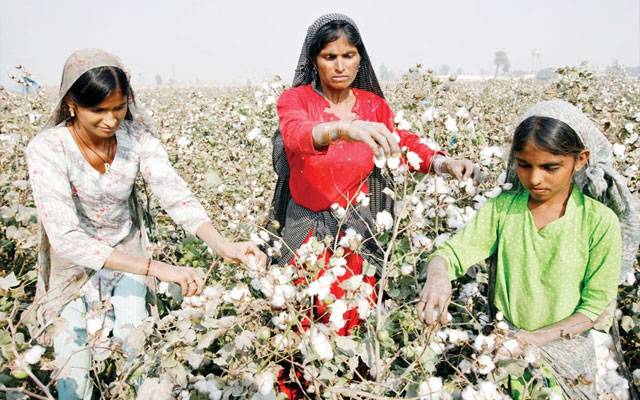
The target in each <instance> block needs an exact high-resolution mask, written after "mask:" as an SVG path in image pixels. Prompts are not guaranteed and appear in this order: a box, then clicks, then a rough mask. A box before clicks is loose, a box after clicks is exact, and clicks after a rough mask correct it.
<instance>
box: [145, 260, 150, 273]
mask: <svg viewBox="0 0 640 400" xmlns="http://www.w3.org/2000/svg"><path fill="white" fill-rule="evenodd" d="M149 269H151V259H150V258H148V259H147V269H146V271H145V272H144V276H149Z"/></svg>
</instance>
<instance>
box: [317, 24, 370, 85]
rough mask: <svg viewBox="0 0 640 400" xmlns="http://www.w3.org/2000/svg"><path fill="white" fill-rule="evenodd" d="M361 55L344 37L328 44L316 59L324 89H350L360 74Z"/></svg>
mask: <svg viewBox="0 0 640 400" xmlns="http://www.w3.org/2000/svg"><path fill="white" fill-rule="evenodd" d="M359 67H360V53H358V49H357V48H356V47H355V46H354V45H353V44H351V43H350V42H349V41H348V40H347V38H346V37H345V36H344V35H342V36H340V37H339V38H338V39H337V40H334V41H333V42H330V43H328V44H327V45H326V46H324V48H323V49H322V50H321V51H320V53H319V54H318V56H317V57H316V68H317V69H318V74H319V75H320V82H321V83H322V85H323V87H324V88H327V89H329V90H334V91H340V90H344V89H348V88H349V87H350V86H351V84H352V83H353V81H354V80H355V79H356V75H357V74H358V68H359Z"/></svg>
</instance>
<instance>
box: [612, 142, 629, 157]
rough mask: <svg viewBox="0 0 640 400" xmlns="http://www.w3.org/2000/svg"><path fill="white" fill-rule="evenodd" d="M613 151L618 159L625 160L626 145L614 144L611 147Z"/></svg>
mask: <svg viewBox="0 0 640 400" xmlns="http://www.w3.org/2000/svg"><path fill="white" fill-rule="evenodd" d="M611 150H612V151H613V155H615V156H616V158H618V159H623V158H624V153H625V150H626V147H625V145H623V144H620V143H614V144H613V145H612V146H611Z"/></svg>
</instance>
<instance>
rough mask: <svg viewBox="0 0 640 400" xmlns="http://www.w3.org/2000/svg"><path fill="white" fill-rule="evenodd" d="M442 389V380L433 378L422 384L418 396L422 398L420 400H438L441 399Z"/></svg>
mask: <svg viewBox="0 0 640 400" xmlns="http://www.w3.org/2000/svg"><path fill="white" fill-rule="evenodd" d="M442 389H443V385H442V378H440V377H437V376H432V377H430V378H429V379H427V380H426V381H425V382H422V383H420V385H419V387H418V396H420V400H438V399H440V394H441V393H442Z"/></svg>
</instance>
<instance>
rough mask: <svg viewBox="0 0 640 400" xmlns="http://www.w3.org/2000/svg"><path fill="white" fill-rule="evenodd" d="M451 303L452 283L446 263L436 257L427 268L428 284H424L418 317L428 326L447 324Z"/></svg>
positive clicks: (418, 306) (418, 307)
mask: <svg viewBox="0 0 640 400" xmlns="http://www.w3.org/2000/svg"><path fill="white" fill-rule="evenodd" d="M450 301H451V282H450V281H449V275H448V272H447V265H446V261H445V260H444V259H443V258H441V257H434V258H433V259H432V260H431V261H429V265H428V266H427V282H426V283H425V284H424V288H423V289H422V293H421V294H420V300H419V301H418V305H417V311H418V317H419V318H420V319H421V320H423V321H424V322H425V323H426V324H427V325H434V324H436V323H438V322H439V323H441V324H447V323H448V322H449V320H448V312H447V308H448V306H449V302H450Z"/></svg>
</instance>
